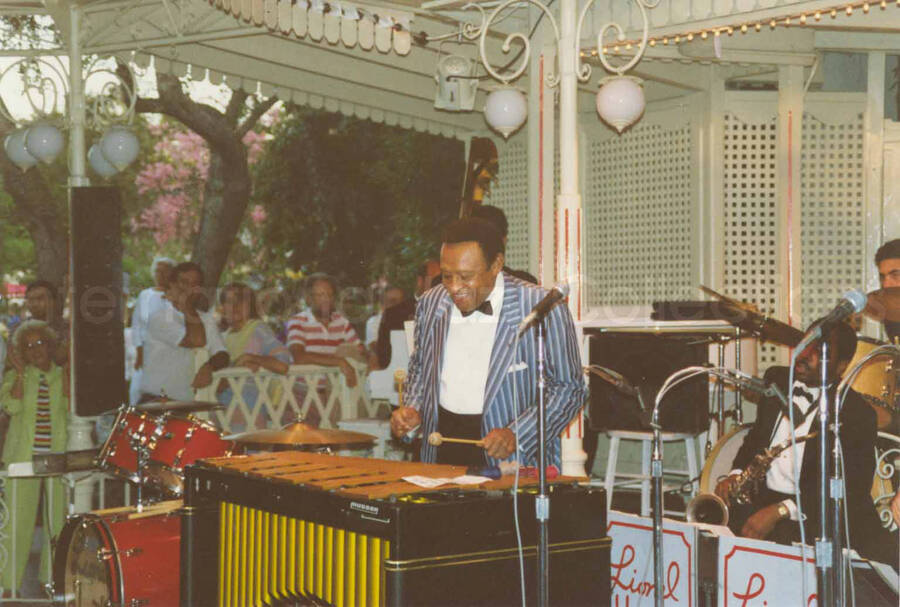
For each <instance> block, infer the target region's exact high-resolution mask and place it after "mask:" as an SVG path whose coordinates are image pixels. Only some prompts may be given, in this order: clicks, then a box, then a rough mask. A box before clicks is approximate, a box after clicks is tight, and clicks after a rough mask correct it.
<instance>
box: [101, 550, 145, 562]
mask: <svg viewBox="0 0 900 607" xmlns="http://www.w3.org/2000/svg"><path fill="white" fill-rule="evenodd" d="M143 552H144V551H143V549H142V548H139V547H137V548H128V549H126V550H121V551H120V550H112V549H110V548H100V549H98V550H97V560H98V561H108V560H109V559H111V558H113V557H116V556H136V555H138V554H142V553H143Z"/></svg>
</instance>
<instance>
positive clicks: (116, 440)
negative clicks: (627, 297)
mask: <svg viewBox="0 0 900 607" xmlns="http://www.w3.org/2000/svg"><path fill="white" fill-rule="evenodd" d="M219 408H222V405H220V404H218V403H207V402H179V401H160V402H152V403H146V404H141V405H136V406H129V405H125V406H122V407H121V408H120V409H119V411H118V414H117V416H116V421H115V424H114V425H113V427H112V430H111V432H110V434H109V437H108V438H107V439H106V442H105V443H104V444H103V447H102V448H101V450H100V453H99V456H98V457H97V458H96V460H95V464H96V466H97V467H98V468H100V469H101V470H104V471H105V472H107V473H109V474H111V475H113V476H116V477H119V478H123V479H125V480H127V481H129V482H131V483H133V484H134V485H135V486H136V487H137V505H135V506H126V507H122V508H113V509H107V510H98V511H94V512H89V513H85V514H80V515H76V516H72V517H70V518H69V519H68V521H67V522H66V524H65V526H64V528H63V530H62V531H61V533H60V535H59V538H58V540H57V545H56V550H55V555H54V561H53V584H52V587H53V595H54V602H55V604H60V605H65V606H66V607H69V606H72V607H82V606H88V605H177V604H178V602H179V575H180V564H179V561H180V542H181V516H180V511H181V507H182V500H181V498H182V496H183V494H184V468H185V466H187V465H189V464H193V463H194V462H196V461H197V460H200V459H203V458H210V457H222V456H229V455H231V454H232V453H237V452H244V451H247V450H273V449H297V450H305V451H319V452H321V451H326V452H327V451H331V450H338V449H349V448H360V447H365V446H371V445H372V444H373V443H374V442H375V440H376V438H375V437H374V436H372V435H369V434H363V433H360V432H346V431H343V430H331V429H324V428H315V427H313V426H309V425H307V424H304V423H303V422H299V421H298V422H294V423H291V424H288V425H287V426H285V427H283V428H281V429H266V430H254V431H249V432H244V433H241V434H234V435H230V436H223V435H222V433H221V432H220V431H219V430H218V429H217V428H216V427H215V426H214V425H213V424H212V423H211V422H209V421H207V420H204V419H202V418H200V417H199V416H198V415H197V414H198V413H200V412H204V411H212V410H215V409H219ZM145 492H146V495H145Z"/></svg>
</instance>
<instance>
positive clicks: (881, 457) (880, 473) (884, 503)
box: [872, 432, 900, 530]
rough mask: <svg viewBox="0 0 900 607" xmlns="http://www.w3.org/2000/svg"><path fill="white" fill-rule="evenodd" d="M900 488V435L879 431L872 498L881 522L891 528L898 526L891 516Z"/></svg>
mask: <svg viewBox="0 0 900 607" xmlns="http://www.w3.org/2000/svg"><path fill="white" fill-rule="evenodd" d="M898 488H900V437H898V436H894V435H893V434H888V433H886V432H879V433H878V442H877V444H876V446H875V477H874V481H873V483H872V500H873V501H874V502H875V508H876V510H877V511H878V516H879V518H881V524H882V525H883V526H884V527H886V528H888V529H891V530H893V529H895V528H896V527H897V525H896V523H894V520H893V517H892V516H891V500H892V499H893V497H894V495H895V494H896V492H897V489H898Z"/></svg>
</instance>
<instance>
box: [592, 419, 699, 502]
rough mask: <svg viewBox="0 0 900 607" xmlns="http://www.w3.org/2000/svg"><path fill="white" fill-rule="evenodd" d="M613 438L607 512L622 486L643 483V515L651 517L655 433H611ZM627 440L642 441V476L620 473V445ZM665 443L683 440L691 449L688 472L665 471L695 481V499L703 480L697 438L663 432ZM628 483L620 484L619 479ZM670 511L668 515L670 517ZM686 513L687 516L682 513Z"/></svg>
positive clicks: (688, 455)
mask: <svg viewBox="0 0 900 607" xmlns="http://www.w3.org/2000/svg"><path fill="white" fill-rule="evenodd" d="M606 434H607V436H609V455H608V456H607V459H606V477H605V480H604V482H603V486H604V487H605V488H606V500H607V501H606V509H607V511H609V509H610V507H611V505H612V501H613V489H614V488H615V487H616V486H617V485H618V486H619V487H634V486H636V485H637V484H638V483H640V487H641V516H650V480H651V476H650V457H651V452H652V447H653V433H652V432H637V431H631V430H607V432H606ZM623 440H631V441H641V473H640V474H630V473H622V474H616V464H617V462H618V459H619V443H620V442H621V441H623ZM662 440H663V444H665V443H669V442H672V441H683V442H684V447H685V449H686V450H687V467H688V469H687V470H665V469H664V470H663V473H664V474H669V475H678V476H684V477H686V478H687V479H688V480H691V481H692V483H691V496H692V497H693V496H694V495H696V494H697V488H698V484H699V477H700V467H699V466H698V463H697V456H698V453H697V442H696V441H697V437H696V436H694V435H693V434H688V433H686V432H663V433H662ZM617 477H618V478H624V479H628V480H624V481H619V482H617V481H616V478H617ZM672 488H674V486H672V485H670V486H668V487H666V486H665V485H664V486H663V490H664V491H665V490H666V489H672ZM666 513H667V512H664V514H666ZM678 514H683V513H678Z"/></svg>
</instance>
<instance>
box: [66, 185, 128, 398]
mask: <svg viewBox="0 0 900 607" xmlns="http://www.w3.org/2000/svg"><path fill="white" fill-rule="evenodd" d="M121 207H122V205H121V202H120V200H119V191H118V190H117V189H116V188H111V187H79V188H72V189H71V193H70V195H69V208H70V226H71V227H70V230H71V236H70V242H71V245H70V246H71V249H70V263H71V270H72V271H71V277H72V302H71V318H72V357H73V359H72V366H73V369H74V371H75V378H74V384H73V385H72V397H73V398H74V399H75V412H76V413H77V414H78V415H85V416H91V415H99V414H101V413H105V412H106V411H109V410H110V409H114V408H116V407H118V406H119V405H121V404H122V403H123V402H125V399H126V395H127V389H126V386H125V337H124V325H123V322H122V295H123V294H122V210H121Z"/></svg>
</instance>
